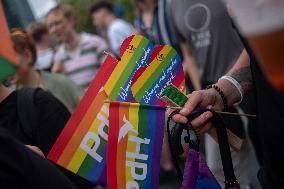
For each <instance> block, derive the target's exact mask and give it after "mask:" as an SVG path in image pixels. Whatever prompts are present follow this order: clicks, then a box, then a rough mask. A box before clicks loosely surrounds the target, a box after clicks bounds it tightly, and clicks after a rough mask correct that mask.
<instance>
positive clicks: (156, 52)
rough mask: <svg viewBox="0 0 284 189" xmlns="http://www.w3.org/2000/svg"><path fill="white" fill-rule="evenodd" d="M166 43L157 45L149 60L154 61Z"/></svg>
mask: <svg viewBox="0 0 284 189" xmlns="http://www.w3.org/2000/svg"><path fill="white" fill-rule="evenodd" d="M165 46H166V45H159V46H156V47H155V48H154V50H153V52H152V54H151V56H150V59H149V62H153V60H154V58H156V56H157V55H158V54H159V52H161V50H162V49H163V48H164V47H165Z"/></svg>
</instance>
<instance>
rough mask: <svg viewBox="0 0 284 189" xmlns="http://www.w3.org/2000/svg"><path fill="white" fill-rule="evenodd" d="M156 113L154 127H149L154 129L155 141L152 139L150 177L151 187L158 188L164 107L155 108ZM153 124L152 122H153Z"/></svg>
mask: <svg viewBox="0 0 284 189" xmlns="http://www.w3.org/2000/svg"><path fill="white" fill-rule="evenodd" d="M155 111H156V114H153V115H155V117H156V121H155V127H156V128H154V129H153V128H150V129H152V130H155V135H154V138H155V141H154V149H153V153H154V154H153V160H152V163H151V164H152V170H151V177H152V183H151V184H152V188H153V189H155V188H159V175H160V160H161V152H162V144H163V138H164V126H165V108H155ZM153 125H154V124H153Z"/></svg>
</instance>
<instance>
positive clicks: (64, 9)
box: [46, 4, 78, 28]
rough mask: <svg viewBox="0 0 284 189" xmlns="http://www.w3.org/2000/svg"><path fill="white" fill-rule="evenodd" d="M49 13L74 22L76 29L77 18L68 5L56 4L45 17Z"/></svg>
mask: <svg viewBox="0 0 284 189" xmlns="http://www.w3.org/2000/svg"><path fill="white" fill-rule="evenodd" d="M51 13H61V14H62V15H63V16H64V17H65V18H66V19H67V20H72V21H73V22H74V27H75V28H76V27H77V24H78V16H77V13H76V11H75V9H74V7H73V6H72V5H69V4H58V5H57V6H55V7H54V8H52V9H50V11H49V12H48V13H47V14H46V17H48V15H50V14H51Z"/></svg>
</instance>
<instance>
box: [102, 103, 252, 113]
mask: <svg viewBox="0 0 284 189" xmlns="http://www.w3.org/2000/svg"><path fill="white" fill-rule="evenodd" d="M104 102H105V103H110V102H111V101H110V100H105V101H104ZM166 108H171V109H174V110H181V109H182V107H174V106H166ZM215 112H216V113H218V114H224V115H231V116H246V117H256V115H254V114H243V113H234V112H222V111H215Z"/></svg>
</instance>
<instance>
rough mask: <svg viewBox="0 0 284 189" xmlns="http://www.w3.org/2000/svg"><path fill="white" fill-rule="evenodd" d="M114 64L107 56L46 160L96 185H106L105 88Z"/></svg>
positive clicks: (106, 118)
mask: <svg viewBox="0 0 284 189" xmlns="http://www.w3.org/2000/svg"><path fill="white" fill-rule="evenodd" d="M116 64H117V60H116V59H115V58H114V57H112V56H110V55H108V56H107V58H106V60H105V62H104V63H103V65H102V67H101V68H100V70H99V72H98V73H97V75H96V77H95V79H94V81H93V82H92V84H91V85H90V87H89V88H88V90H87V92H86V93H85V95H84V97H83V98H82V100H81V102H80V104H79V106H78V107H77V108H76V110H75V112H74V113H73V115H72V117H71V118H70V120H69V121H68V122H67V124H66V126H65V127H64V130H63V131H62V132H61V134H60V136H59V138H58V139H57V141H56V143H55V144H54V146H53V148H52V149H51V151H50V153H49V154H48V157H47V158H48V159H50V160H51V161H54V162H55V163H57V164H59V165H60V166H62V167H64V168H66V169H68V170H70V171H71V172H73V173H75V174H77V175H80V176H81V177H83V178H85V179H87V180H89V181H91V182H93V183H97V184H101V185H104V184H105V183H106V167H105V166H106V158H105V156H106V144H107V134H106V133H107V127H108V105H104V100H107V95H106V93H105V91H104V90H103V89H104V88H103V87H104V84H105V82H106V81H107V79H108V77H109V76H110V75H111V73H112V71H113V69H114V67H115V65H116Z"/></svg>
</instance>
